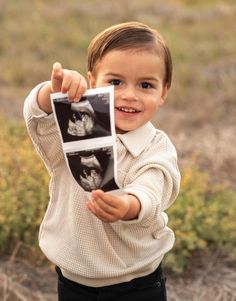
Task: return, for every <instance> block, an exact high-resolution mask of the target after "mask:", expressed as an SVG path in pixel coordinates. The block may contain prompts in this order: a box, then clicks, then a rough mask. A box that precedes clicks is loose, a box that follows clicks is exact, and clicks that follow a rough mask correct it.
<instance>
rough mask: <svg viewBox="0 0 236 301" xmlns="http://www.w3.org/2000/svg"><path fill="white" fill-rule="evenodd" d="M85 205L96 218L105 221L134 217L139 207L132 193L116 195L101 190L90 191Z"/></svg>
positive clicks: (110, 221)
mask: <svg viewBox="0 0 236 301" xmlns="http://www.w3.org/2000/svg"><path fill="white" fill-rule="evenodd" d="M87 207H88V209H89V210H90V211H91V212H92V213H93V214H94V215H95V216H96V217H97V218H99V219H100V220H101V221H103V222H106V223H112V222H116V221H118V220H131V219H135V218H137V216H138V214H139V212H140V209H141V205H140V202H139V200H138V199H137V198H136V197H135V196H133V195H130V194H125V195H123V196H116V195H112V194H109V193H106V192H104V191H102V190H95V191H92V197H91V199H90V200H89V201H88V203H87Z"/></svg>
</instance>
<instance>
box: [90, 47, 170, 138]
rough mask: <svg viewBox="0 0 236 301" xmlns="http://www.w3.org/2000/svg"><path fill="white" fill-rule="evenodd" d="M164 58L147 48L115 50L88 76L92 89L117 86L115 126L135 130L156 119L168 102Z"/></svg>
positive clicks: (125, 129)
mask: <svg viewBox="0 0 236 301" xmlns="http://www.w3.org/2000/svg"><path fill="white" fill-rule="evenodd" d="M164 73H165V71H164V61H163V58H162V57H161V56H160V55H158V54H157V53H155V52H154V51H149V50H146V49H128V50H111V51H110V52H108V53H107V54H106V55H105V56H104V57H103V58H102V59H101V61H99V63H98V64H97V66H96V68H95V71H94V74H92V73H90V72H89V73H88V78H89V83H90V87H91V88H95V87H102V86H107V85H114V87H115V124H116V129H117V130H118V131H119V132H121V133H122V132H127V131H132V130H135V129H137V128H139V127H140V126H142V125H143V124H145V123H146V122H148V121H150V120H151V119H152V117H153V116H154V114H155V112H156V109H157V108H158V107H159V106H161V105H162V104H163V102H164V101H165V99H166V96H167V92H168V89H167V87H163V79H164V76H165V74H164Z"/></svg>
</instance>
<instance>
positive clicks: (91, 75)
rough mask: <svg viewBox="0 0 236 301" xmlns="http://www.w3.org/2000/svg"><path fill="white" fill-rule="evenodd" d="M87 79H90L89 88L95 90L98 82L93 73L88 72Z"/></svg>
mask: <svg viewBox="0 0 236 301" xmlns="http://www.w3.org/2000/svg"><path fill="white" fill-rule="evenodd" d="M87 77H88V83H89V88H90V89H93V88H95V87H96V80H95V77H94V76H93V74H92V72H91V71H88V73H87Z"/></svg>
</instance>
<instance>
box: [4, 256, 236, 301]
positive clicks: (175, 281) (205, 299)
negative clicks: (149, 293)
mask: <svg viewBox="0 0 236 301" xmlns="http://www.w3.org/2000/svg"><path fill="white" fill-rule="evenodd" d="M165 275H166V276H167V282H166V284H167V294H168V301H235V300H236V263H232V262H229V261H228V260H227V258H225V257H223V256H222V255H220V254H219V252H215V253H214V255H206V257H203V256H199V257H198V256H195V258H193V265H191V266H189V268H187V269H186V271H185V272H184V274H182V275H178V274H174V273H173V272H170V271H165ZM56 286H57V284H56V273H55V271H54V267H53V266H50V265H44V266H42V265H41V266H35V265H33V264H31V263H29V262H28V261H23V260H17V259H15V258H14V257H12V258H10V259H6V260H1V261H0V300H1V301H56V300H57V288H56Z"/></svg>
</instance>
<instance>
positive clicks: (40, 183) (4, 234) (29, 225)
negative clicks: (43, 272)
mask: <svg viewBox="0 0 236 301" xmlns="http://www.w3.org/2000/svg"><path fill="white" fill-rule="evenodd" d="M0 127H1V132H0V140H1V148H0V252H1V253H6V254H10V253H11V252H12V251H13V249H14V248H15V246H16V245H17V243H18V242H19V241H20V242H23V243H24V245H26V246H29V248H30V249H31V251H33V249H37V245H38V241H37V233H38V229H39V225H40V222H41V219H42V216H43V213H44V211H45V208H46V206H47V201H48V176H47V173H46V171H45V168H44V167H43V164H42V163H41V161H40V160H39V158H38V156H37V154H36V152H34V151H33V148H32V145H31V141H30V139H29V138H28V135H27V134H26V129H25V126H24V124H23V123H15V124H14V123H12V124H9V123H7V122H6V120H4V119H1V118H0Z"/></svg>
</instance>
